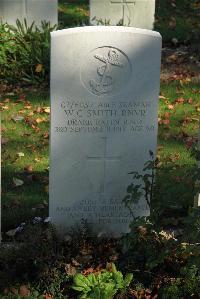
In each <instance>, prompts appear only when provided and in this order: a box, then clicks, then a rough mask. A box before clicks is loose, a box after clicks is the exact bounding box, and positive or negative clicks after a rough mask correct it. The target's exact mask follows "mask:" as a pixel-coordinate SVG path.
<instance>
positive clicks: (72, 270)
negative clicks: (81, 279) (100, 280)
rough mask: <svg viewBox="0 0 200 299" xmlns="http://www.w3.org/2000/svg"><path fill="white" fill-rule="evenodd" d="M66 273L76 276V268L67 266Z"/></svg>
mask: <svg viewBox="0 0 200 299" xmlns="http://www.w3.org/2000/svg"><path fill="white" fill-rule="evenodd" d="M65 271H66V274H67V275H69V276H74V275H75V274H76V268H75V267H73V266H72V265H71V264H66V266H65Z"/></svg>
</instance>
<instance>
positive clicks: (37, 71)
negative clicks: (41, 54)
mask: <svg viewBox="0 0 200 299" xmlns="http://www.w3.org/2000/svg"><path fill="white" fill-rule="evenodd" d="M42 70H43V65H42V64H41V63H39V64H37V65H36V67H35V72H36V73H41V71H42Z"/></svg>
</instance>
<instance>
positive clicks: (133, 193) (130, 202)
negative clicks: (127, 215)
mask: <svg viewBox="0 0 200 299" xmlns="http://www.w3.org/2000/svg"><path fill="white" fill-rule="evenodd" d="M149 154H150V160H149V161H147V162H146V163H145V164H144V168H143V172H142V174H140V173H139V172H137V171H133V172H130V173H129V174H132V175H133V180H134V182H133V183H131V184H130V185H129V186H128V188H127V193H128V194H127V195H126V196H125V198H124V199H123V202H124V203H125V206H126V207H127V208H128V209H129V210H130V212H131V214H132V215H133V217H134V212H133V209H134V205H135V204H137V203H138V201H139V200H140V198H141V197H142V196H143V195H144V198H145V200H146V203H147V204H148V206H149V207H150V202H151V199H152V198H153V188H154V181H155V161H154V156H153V152H152V151H149ZM135 181H138V183H135Z"/></svg>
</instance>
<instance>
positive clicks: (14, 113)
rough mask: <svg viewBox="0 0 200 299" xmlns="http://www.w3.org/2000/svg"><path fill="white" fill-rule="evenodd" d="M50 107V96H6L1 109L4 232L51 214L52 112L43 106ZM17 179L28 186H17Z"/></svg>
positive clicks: (44, 94) (43, 94)
mask: <svg viewBox="0 0 200 299" xmlns="http://www.w3.org/2000/svg"><path fill="white" fill-rule="evenodd" d="M48 106H49V100H48V95H47V94H46V93H42V94H41V95H38V94H34V93H33V94H29V93H27V95H26V96H25V97H24V96H21V98H20V96H19V95H18V96H12V97H9V98H8V97H6V98H5V99H4V102H3V105H2V107H1V108H2V109H3V113H2V130H3V133H2V134H3V143H5V144H4V145H3V148H2V157H3V161H2V173H3V175H2V176H3V177H2V198H3V203H2V204H3V211H2V214H3V218H2V225H3V228H4V230H7V229H9V228H13V227H15V226H16V225H18V224H20V223H21V222H24V221H26V220H27V219H28V218H30V217H34V216H40V215H42V214H47V213H48V212H47V208H46V206H47V204H46V202H48V193H47V191H48V190H47V187H46V186H47V185H48V164H49V161H48V156H49V152H48V128H49V111H48V109H46V111H47V112H48V113H46V112H45V111H44V110H42V107H48ZM44 109H45V108H44ZM36 111H38V112H36ZM19 116H20V117H21V120H20V118H19ZM13 178H14V179H19V180H21V181H22V182H24V184H23V185H21V186H15V185H18V183H19V184H20V181H19V182H17V183H14V182H13ZM45 188H46V189H45ZM45 190H46V191H45Z"/></svg>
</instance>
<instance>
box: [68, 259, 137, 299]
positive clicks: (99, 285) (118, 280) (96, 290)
mask: <svg viewBox="0 0 200 299" xmlns="http://www.w3.org/2000/svg"><path fill="white" fill-rule="evenodd" d="M132 279H133V275H132V274H130V273H129V274H126V276H125V277H123V274H122V273H121V272H120V271H117V269H116V267H115V265H114V264H112V265H111V271H108V270H107V269H105V270H103V271H101V272H100V273H98V274H96V275H95V274H93V273H91V274H89V275H88V276H84V275H83V274H80V273H79V274H76V275H75V276H74V284H73V286H72V288H73V289H74V290H76V291H78V292H81V294H80V296H79V298H81V299H82V298H87V299H112V298H114V295H116V294H117V293H118V292H119V291H120V292H121V293H124V292H125V291H126V289H127V287H128V286H129V284H130V283H131V281H132Z"/></svg>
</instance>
